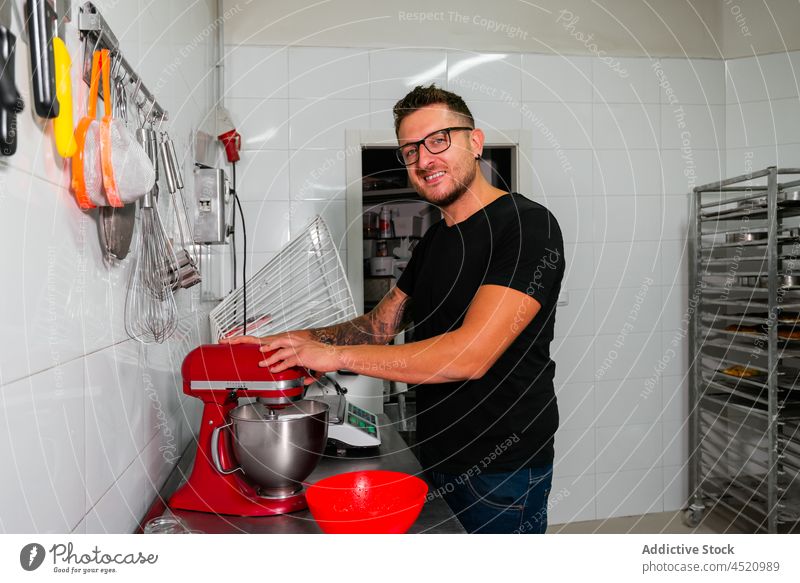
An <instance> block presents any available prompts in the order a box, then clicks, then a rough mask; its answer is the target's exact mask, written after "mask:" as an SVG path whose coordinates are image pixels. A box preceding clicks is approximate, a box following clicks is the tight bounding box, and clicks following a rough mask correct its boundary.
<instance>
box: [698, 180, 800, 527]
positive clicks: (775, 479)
mask: <svg viewBox="0 0 800 583" xmlns="http://www.w3.org/2000/svg"><path fill="white" fill-rule="evenodd" d="M798 177H800V169H798V168H776V167H769V168H766V169H764V170H760V171H758V172H753V173H750V174H745V175H742V176H737V177H735V178H730V179H727V180H722V181H720V182H715V183H713V184H707V185H704V186H699V187H697V188H695V189H694V191H693V193H692V205H691V211H690V214H691V217H690V221H689V224H690V236H689V243H690V258H689V265H690V267H689V298H688V300H689V303H688V310H687V313H688V315H689V329H688V334H689V338H688V344H689V356H690V367H689V411H690V412H689V506H688V509H687V510H686V511H685V514H684V521H685V522H686V523H687V524H688V525H690V526H696V525H697V524H698V523H699V522H700V520H701V519H702V517H703V513H704V512H705V511H706V510H709V509H714V510H715V511H717V510H718V511H722V512H730V513H733V517H734V520H735V522H734V524H736V526H737V527H738V528H741V529H742V530H743V531H749V532H759V531H764V532H769V533H778V532H800V382H799V381H798V375H800V180H798ZM782 181H783V182H782Z"/></svg>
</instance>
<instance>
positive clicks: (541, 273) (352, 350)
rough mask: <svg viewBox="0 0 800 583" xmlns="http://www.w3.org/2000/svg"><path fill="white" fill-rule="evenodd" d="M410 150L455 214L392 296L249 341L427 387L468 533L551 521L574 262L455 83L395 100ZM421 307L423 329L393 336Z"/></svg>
mask: <svg viewBox="0 0 800 583" xmlns="http://www.w3.org/2000/svg"><path fill="white" fill-rule="evenodd" d="M394 116H395V130H396V133H397V138H398V143H399V144H400V147H399V148H398V150H397V152H398V158H399V160H400V161H401V163H402V164H404V165H405V166H406V167H407V169H408V176H409V180H410V181H411V184H412V185H413V187H414V189H415V190H416V191H417V192H418V193H419V195H420V196H421V197H422V198H423V199H424V200H426V201H428V202H430V203H431V204H434V205H436V206H438V207H439V208H440V209H441V211H442V213H443V216H444V219H443V220H442V221H440V222H439V223H437V224H435V225H433V226H432V227H431V228H430V229H429V231H428V232H427V233H426V234H425V236H424V237H423V239H422V240H421V241H420V243H419V244H418V245H417V247H416V248H415V249H414V253H413V256H412V258H411V260H410V261H409V263H408V266H407V267H406V269H405V271H404V273H403V275H402V276H401V277H400V279H399V280H398V282H397V286H396V287H395V288H394V289H392V290H391V291H390V292H389V293H388V294H387V295H386V296H385V297H384V298H383V300H382V301H381V302H380V304H379V305H378V306H377V307H376V308H375V309H374V310H372V311H371V312H369V313H368V314H365V315H363V316H360V317H358V318H356V319H354V320H352V321H350V322H346V323H343V324H339V325H336V326H330V327H326V328H320V329H313V330H301V331H293V332H287V333H284V334H279V335H275V336H269V337H265V338H260V339H257V338H252V337H249V338H242V339H236V340H234V341H237V342H260V343H261V344H262V345H263V346H262V348H261V350H262V351H264V352H267V351H273V350H275V351H276V352H275V353H274V354H273V355H271V356H270V357H269V358H267V359H266V360H265V361H263V362H262V365H263V366H269V367H271V368H272V370H274V371H281V370H284V369H286V368H288V367H291V366H304V367H307V368H310V369H313V370H316V371H321V372H328V371H335V370H339V369H348V370H351V371H353V372H356V373H363V374H367V375H370V374H374V371H376V370H379V371H381V376H382V377H383V378H385V379H388V380H394V381H402V382H406V383H411V384H413V385H416V388H417V408H418V419H417V437H418V440H419V443H420V452H421V462H422V464H423V466H424V467H425V469H426V470H427V471H428V475H429V479H430V481H431V483H432V485H433V487H434V490H433V494H434V495H441V496H443V497H444V498H445V500H446V501H447V502H448V504H449V505H450V507H451V508H452V510H453V511H454V512H455V513H456V515H457V516H458V518H459V520H460V521H461V523H462V524H463V525H464V527H465V528H466V529H467V530H468V531H469V532H487V533H488V532H492V533H496V532H529V533H537V532H544V530H545V529H546V527H547V497H548V494H549V490H550V483H551V478H552V468H553V465H552V463H553V435H554V433H555V431H556V428H557V426H558V411H557V408H556V400H555V394H554V390H553V375H554V372H555V364H554V363H553V361H552V360H550V354H549V345H550V342H551V340H552V338H553V325H554V320H555V307H556V300H557V298H558V292H559V289H560V285H561V279H562V277H563V273H564V259H563V255H564V254H563V243H562V238H561V232H560V230H559V227H558V224H557V222H556V220H555V218H554V217H553V216H552V215H551V214H550V213H549V212H548V211H547V209H545V208H544V207H543V206H541V205H539V204H537V203H535V202H532V201H530V200H528V199H526V198H524V197H522V196H521V195H519V194H515V193H507V192H504V191H502V190H499V189H497V188H494V187H493V186H491V184H489V183H488V182H487V181H486V179H485V178H484V176H483V174H482V173H481V172H480V169H479V159H480V156H481V153H482V151H483V145H484V139H485V138H484V134H483V132H482V131H481V130H480V129H477V128H475V125H474V119H473V117H472V114H471V113H470V111H469V108H468V107H467V106H466V104H465V103H464V101H463V100H462V99H461V98H460V97H459V96H457V95H455V94H453V93H451V92H448V91H444V90H442V89H439V88H437V87H435V86H433V85H431V86H430V87H417V88H415V89H414V90H413V91H411V92H410V93H409V94H408V95H406V96H405V97H404V98H403V99H401V100H400V101H399V102H398V103H397V105H395V108H394ZM411 320H413V322H414V337H415V339H416V341H414V342H411V343H408V344H402V345H397V346H387V345H386V344H387V343H388V342H390V341H391V340H392V339H393V338H394V336H395V335H396V334H397V333H398V332H400V331H401V330H402V329H403V328H404V327H405V325H406V322H408V321H411Z"/></svg>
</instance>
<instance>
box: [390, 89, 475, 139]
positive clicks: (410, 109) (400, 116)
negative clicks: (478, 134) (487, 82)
mask: <svg viewBox="0 0 800 583" xmlns="http://www.w3.org/2000/svg"><path fill="white" fill-rule="evenodd" d="M437 103H441V104H443V105H445V106H447V109H449V110H450V111H452V112H453V113H457V114H459V115H463V116H464V117H466V118H467V119H468V120H469V125H470V126H472V127H475V118H474V117H472V112H471V111H470V110H469V107H467V104H466V103H464V100H463V99H462V98H461V96H460V95H456V94H455V93H453V92H451V91H447V90H446V89H440V88H439V87H437V86H436V85H435V84H433V83H432V84H431V85H430V86H428V87H423V86H422V85H417V86H416V87H414V89H412V90H411V91H409V92H408V93H407V94H406V96H405V97H403V98H402V99H401V100H400V101H398V102H397V103H396V104H395V105H394V109H392V113H393V114H394V133H395V134H399V133H400V122H402V121H403V120H404V119H405V118H406V117H408V116H409V115H411V114H412V113H414V112H415V111H417V110H418V109H421V108H423V107H426V106H428V105H434V104H437Z"/></svg>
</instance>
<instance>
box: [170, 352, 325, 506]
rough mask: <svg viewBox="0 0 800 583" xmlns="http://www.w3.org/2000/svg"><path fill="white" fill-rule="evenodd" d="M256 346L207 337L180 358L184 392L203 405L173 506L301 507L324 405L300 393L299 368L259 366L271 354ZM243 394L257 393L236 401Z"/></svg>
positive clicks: (318, 447)
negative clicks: (193, 450) (190, 461)
mask: <svg viewBox="0 0 800 583" xmlns="http://www.w3.org/2000/svg"><path fill="white" fill-rule="evenodd" d="M259 349H260V346H259V345H256V344H208V345H203V346H200V347H198V348H196V349H194V350H193V351H192V352H190V353H189V354H188V355H187V356H186V358H185V359H184V361H183V366H182V368H181V372H182V375H183V392H184V393H186V394H187V395H191V396H193V397H197V398H198V399H200V400H201V401H203V403H204V408H203V418H202V421H201V426H200V434H199V436H198V440H197V442H198V444H197V455H196V457H195V460H194V468H193V469H192V474H191V476H190V478H189V479H188V481H187V482H186V483H185V484H183V486H181V487H180V488H179V489H178V491H177V492H176V493H175V494H174V495H173V496H172V498H170V500H169V506H170V507H171V508H174V509H182V510H196V511H200V512H213V513H217V514H230V515H236V516H268V515H275V514H285V513H288V512H295V511H297V510H302V509H304V508H306V507H307V504H306V501H305V496H304V494H303V488H302V481H303V480H304V479H305V478H306V477H308V475H309V474H310V473H311V472H312V471H313V469H314V467H315V466H316V464H317V462H318V461H319V458H320V457H321V455H322V451H323V449H324V447H325V442H326V440H327V427H328V420H327V418H328V407H327V405H325V404H323V403H319V402H317V401H303V400H301V399H302V397H303V391H304V385H303V378H304V376H305V375H306V371H305V370H303V369H299V368H291V369H288V370H285V371H282V372H279V373H272V372H270V370H269V369H268V368H266V367H260V366H258V363H259V362H260V361H262V360H264V359H266V358H267V357H268V356H269V353H263V352H261V351H260V350H259ZM244 397H254V398H255V399H256V400H255V401H254V402H251V403H247V404H245V405H242V406H239V399H240V398H244ZM228 428H230V430H229V431H225V430H226V429H228ZM236 462H238V463H239V465H238V466H236V465H235V463H236Z"/></svg>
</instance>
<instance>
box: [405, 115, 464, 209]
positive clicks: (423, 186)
mask: <svg viewBox="0 0 800 583" xmlns="http://www.w3.org/2000/svg"><path fill="white" fill-rule="evenodd" d="M465 125H467V124H466V119H465V118H464V117H462V116H460V115H458V114H456V113H453V112H452V111H450V110H449V109H447V107H446V106H445V105H442V104H435V105H429V106H427V107H423V108H422V109H419V110H417V111H415V112H414V113H412V114H411V115H409V116H408V117H406V118H405V119H403V121H402V122H401V124H400V129H399V132H398V136H397V139H398V142H399V143H400V145H401V146H402V145H403V144H407V143H409V142H415V141H417V140H421V139H422V138H424V137H425V136H427V135H428V134H431V133H433V132H435V131H438V130H441V129H444V128H448V127H455V126H465ZM450 141H451V145H450V147H449V148H448V149H447V150H445V151H444V152H440V153H439V154H431V153H430V152H429V151H428V150H427V149H426V148H425V146H424V145H420V146H419V160H417V161H416V162H415V163H413V164H411V165H410V166H407V169H408V176H409V180H410V181H411V185H412V186H413V187H414V190H416V191H417V193H419V195H420V196H421V197H422V198H423V199H425V200H427V201H428V202H430V203H432V204H435V205H437V206H440V207H447V206H448V205H450V204H452V203H453V202H455V201H456V200H458V199H459V198H461V196H462V195H463V194H464V193H465V192H466V190H467V188H469V186H470V185H471V184H472V182H473V180H474V179H475V175H476V172H477V164H476V162H475V155H476V154H477V153H478V152H476V151H475V146H476V144H475V143H474V141H473V139H472V132H470V131H463V130H459V131H453V132H451V134H450Z"/></svg>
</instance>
